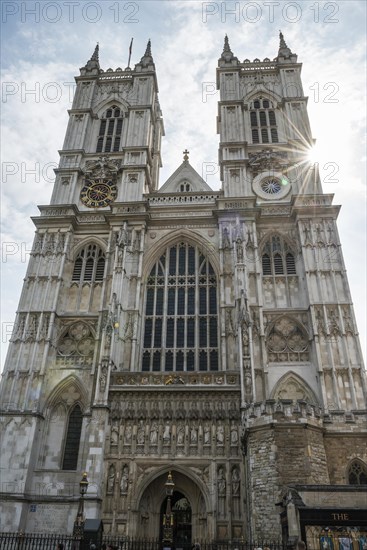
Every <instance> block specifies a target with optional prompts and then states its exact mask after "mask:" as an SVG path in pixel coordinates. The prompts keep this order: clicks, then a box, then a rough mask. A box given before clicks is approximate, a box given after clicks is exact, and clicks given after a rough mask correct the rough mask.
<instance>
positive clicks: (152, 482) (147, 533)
mask: <svg viewBox="0 0 367 550" xmlns="http://www.w3.org/2000/svg"><path fill="white" fill-rule="evenodd" d="M169 471H171V472H172V477H173V481H174V484H175V487H174V489H173V495H172V497H171V510H173V511H174V514H175V522H174V524H175V525H174V530H175V534H176V537H177V538H178V539H179V540H180V541H181V542H180V544H178V541H177V542H175V547H176V548H177V549H178V548H183V549H184V550H187V547H186V544H184V541H188V543H189V542H190V540H191V543H192V542H193V541H194V540H208V539H209V538H212V537H213V536H214V533H215V525H214V522H213V517H214V516H213V512H212V510H211V508H210V499H209V495H208V488H207V485H206V484H205V483H203V482H202V479H200V478H199V477H197V478H196V479H195V478H194V476H193V474H192V472H190V471H189V470H188V469H186V468H184V467H180V466H178V467H177V466H176V467H175V468H172V469H170V470H168V468H162V467H161V468H159V469H158V468H157V470H156V471H155V472H154V471H153V472H151V473H150V475H149V476H147V479H145V480H144V486H143V487H141V488H140V491H139V489H138V491H139V492H140V494H138V495H137V496H138V498H137V501H136V513H135V514H132V515H131V516H130V518H129V535H131V536H132V537H137V538H146V539H159V540H162V535H163V532H162V528H163V513H164V512H165V511H166V507H167V494H166V486H165V484H166V481H167V476H168V472H169ZM133 506H134V502H132V507H133ZM190 549H191V546H189V550H190Z"/></svg>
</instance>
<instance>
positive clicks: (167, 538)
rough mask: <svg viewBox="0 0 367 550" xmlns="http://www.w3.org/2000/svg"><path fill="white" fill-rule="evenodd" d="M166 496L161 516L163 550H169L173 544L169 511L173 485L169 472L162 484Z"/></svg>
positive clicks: (171, 521)
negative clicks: (164, 511)
mask: <svg viewBox="0 0 367 550" xmlns="http://www.w3.org/2000/svg"><path fill="white" fill-rule="evenodd" d="M164 486H165V488H166V495H167V506H166V513H165V514H163V539H162V544H163V548H170V547H171V546H172V544H173V514H172V509H171V497H172V495H173V489H174V487H175V484H174V482H173V479H172V474H171V472H168V476H167V481H166V483H165V484H164Z"/></svg>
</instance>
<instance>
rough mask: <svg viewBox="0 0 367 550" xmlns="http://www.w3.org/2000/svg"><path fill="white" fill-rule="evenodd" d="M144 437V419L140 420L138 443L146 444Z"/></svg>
mask: <svg viewBox="0 0 367 550" xmlns="http://www.w3.org/2000/svg"><path fill="white" fill-rule="evenodd" d="M144 439H145V427H144V423H143V421H142V420H140V423H139V427H138V433H137V437H136V440H137V443H138V445H144Z"/></svg>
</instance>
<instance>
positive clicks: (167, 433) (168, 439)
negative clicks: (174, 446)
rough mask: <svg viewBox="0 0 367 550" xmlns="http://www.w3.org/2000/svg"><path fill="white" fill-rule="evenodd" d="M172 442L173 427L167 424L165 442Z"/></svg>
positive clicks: (164, 435) (164, 434)
mask: <svg viewBox="0 0 367 550" xmlns="http://www.w3.org/2000/svg"><path fill="white" fill-rule="evenodd" d="M170 441H171V426H170V423H169V422H166V425H165V427H164V431H163V442H164V443H166V444H168V443H169V442H170Z"/></svg>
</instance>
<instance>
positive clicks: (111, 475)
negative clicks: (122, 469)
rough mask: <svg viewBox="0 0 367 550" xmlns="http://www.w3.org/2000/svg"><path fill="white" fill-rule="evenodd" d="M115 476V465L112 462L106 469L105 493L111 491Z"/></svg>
mask: <svg viewBox="0 0 367 550" xmlns="http://www.w3.org/2000/svg"><path fill="white" fill-rule="evenodd" d="M115 476H116V470H115V466H114V464H111V466H110V468H109V470H108V478H107V493H109V494H111V493H113V490H114V487H115Z"/></svg>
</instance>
